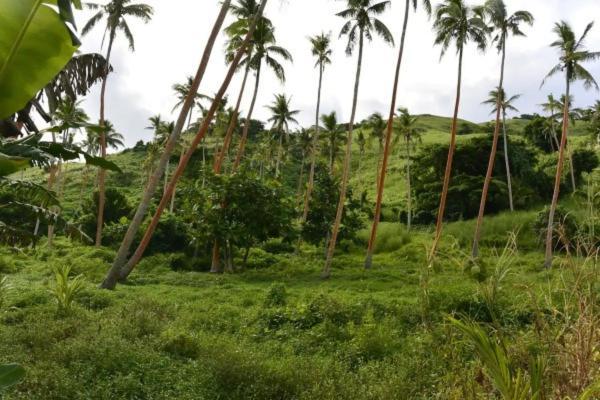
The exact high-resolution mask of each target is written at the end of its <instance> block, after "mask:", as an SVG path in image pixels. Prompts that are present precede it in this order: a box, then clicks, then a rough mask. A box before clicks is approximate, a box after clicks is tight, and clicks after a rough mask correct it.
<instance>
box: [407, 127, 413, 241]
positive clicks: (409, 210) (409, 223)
mask: <svg viewBox="0 0 600 400" xmlns="http://www.w3.org/2000/svg"><path fill="white" fill-rule="evenodd" d="M406 189H407V191H408V193H407V198H406V209H407V211H406V229H407V230H408V231H410V230H411V228H412V180H411V176H410V137H407V138H406Z"/></svg>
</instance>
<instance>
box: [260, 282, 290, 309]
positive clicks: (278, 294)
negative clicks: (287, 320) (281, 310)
mask: <svg viewBox="0 0 600 400" xmlns="http://www.w3.org/2000/svg"><path fill="white" fill-rule="evenodd" d="M286 300H287V291H286V289H285V285H284V284H282V283H274V284H273V285H271V287H270V288H269V290H268V291H267V295H266V296H265V306H267V307H276V306H284V305H285V303H286Z"/></svg>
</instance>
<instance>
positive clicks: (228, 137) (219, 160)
mask: <svg viewBox="0 0 600 400" xmlns="http://www.w3.org/2000/svg"><path fill="white" fill-rule="evenodd" d="M251 57H252V52H250V54H248V59H250V58H251ZM248 75H250V63H248V64H247V65H246V71H245V72H244V79H243V80H242V88H241V89H240V94H239V95H238V99H237V103H236V104H235V110H234V111H233V115H232V116H231V120H230V121H229V126H228V127H227V133H226V134H225V139H223V147H222V148H221V151H220V152H219V153H218V155H217V157H216V158H215V163H214V165H213V170H214V173H215V174H220V173H221V169H222V168H223V162H224V160H225V155H226V154H227V153H228V152H229V146H230V145H231V141H232V139H233V132H234V131H235V127H236V125H237V121H238V113H239V111H240V107H241V105H242V99H243V98H244V92H245V90H246V83H247V82H248Z"/></svg>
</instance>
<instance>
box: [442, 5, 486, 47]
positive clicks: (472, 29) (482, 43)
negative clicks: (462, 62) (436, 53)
mask: <svg viewBox="0 0 600 400" xmlns="http://www.w3.org/2000/svg"><path fill="white" fill-rule="evenodd" d="M475 11H476V10H474V9H472V8H470V7H468V6H467V5H466V4H465V2H464V0H444V2H443V3H441V4H439V5H438V6H437V8H436V10H435V22H434V24H433V28H434V30H435V32H436V37H435V44H436V45H441V46H442V52H441V56H444V54H446V51H448V48H449V47H450V45H451V44H452V42H454V43H455V45H456V51H457V53H459V52H461V51H462V50H463V49H464V47H465V45H466V44H467V43H468V42H469V41H473V42H475V44H476V45H477V48H479V50H481V51H484V50H485V49H486V47H487V42H488V33H489V28H488V27H487V25H486V24H485V22H484V20H483V18H482V17H483V16H482V15H481V14H480V13H477V12H475Z"/></svg>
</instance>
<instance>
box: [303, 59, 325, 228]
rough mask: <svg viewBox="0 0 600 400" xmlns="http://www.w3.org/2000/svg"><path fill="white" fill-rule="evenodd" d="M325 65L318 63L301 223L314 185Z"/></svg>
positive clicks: (304, 219) (306, 211)
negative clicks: (314, 112)
mask: <svg viewBox="0 0 600 400" xmlns="http://www.w3.org/2000/svg"><path fill="white" fill-rule="evenodd" d="M324 71H325V66H324V65H323V63H321V64H319V88H318V90H317V111H316V116H315V136H314V137H313V142H312V148H311V155H310V173H309V175H308V185H307V186H306V195H305V196H304V212H303V213H302V224H304V223H305V222H306V219H307V218H308V212H309V210H310V200H311V198H312V193H313V189H314V185H315V168H316V164H317V146H318V143H319V135H320V133H321V126H320V125H319V114H320V112H321V89H322V88H323V73H324Z"/></svg>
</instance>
